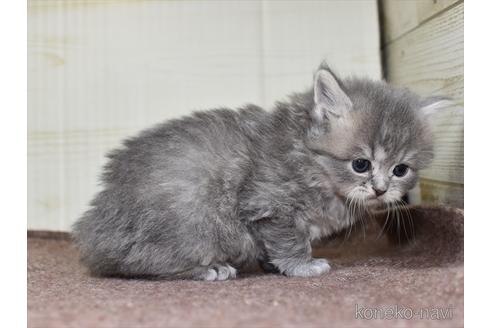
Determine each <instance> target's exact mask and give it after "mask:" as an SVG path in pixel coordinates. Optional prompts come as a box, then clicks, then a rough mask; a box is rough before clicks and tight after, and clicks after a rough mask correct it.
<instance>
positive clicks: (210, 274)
mask: <svg viewBox="0 0 492 328" xmlns="http://www.w3.org/2000/svg"><path fill="white" fill-rule="evenodd" d="M236 275H237V270H236V269H234V268H233V267H231V266H230V265H229V264H226V265H217V266H215V267H214V268H213V269H208V271H207V273H206V274H205V276H204V278H203V279H204V280H208V281H212V280H227V279H234V278H236Z"/></svg>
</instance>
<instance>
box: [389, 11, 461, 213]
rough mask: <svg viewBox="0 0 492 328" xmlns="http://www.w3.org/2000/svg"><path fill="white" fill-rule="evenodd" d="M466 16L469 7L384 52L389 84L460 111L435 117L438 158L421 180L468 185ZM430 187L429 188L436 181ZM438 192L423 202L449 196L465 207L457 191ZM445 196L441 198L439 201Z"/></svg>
mask: <svg viewBox="0 0 492 328" xmlns="http://www.w3.org/2000/svg"><path fill="white" fill-rule="evenodd" d="M463 12H464V5H463V3H459V4H457V5H456V6H453V7H451V8H449V9H448V10H446V11H443V12H441V13H440V14H439V15H437V16H435V17H434V18H432V19H431V20H429V21H427V22H425V23H424V24H422V25H420V26H418V27H417V28H416V29H414V30H412V31H411V32H409V33H407V34H405V35H404V36H403V37H401V38H400V39H398V40H396V41H394V42H392V43H390V44H389V45H387V46H386V47H385V49H384V52H385V55H386V62H387V67H386V70H387V79H388V81H389V82H390V83H392V84H395V85H399V86H405V87H409V88H411V89H412V90H414V91H416V92H417V93H419V94H421V95H423V96H430V95H446V96H450V97H452V98H453V99H454V100H455V102H456V106H452V107H449V108H446V109H444V110H442V111H441V112H440V113H438V114H437V115H436V116H435V117H434V124H433V125H434V131H435V140H436V147H435V153H436V154H435V155H436V156H435V160H434V162H433V164H432V166H431V167H430V168H429V169H427V170H425V171H423V172H422V177H424V178H427V179H431V180H433V181H442V182H448V183H454V184H457V185H460V184H463V167H464V163H463V153H464V152H463V107H462V106H463V82H464V74H463V49H464V41H463V16H464V13H463ZM431 180H429V181H431ZM425 185H426V186H427V187H426V188H430V187H429V186H431V185H432V182H427V183H426V184H425ZM434 189H435V190H434V191H432V192H431V191H426V190H424V189H422V198H423V200H424V201H426V200H427V199H426V197H427V198H429V199H433V197H434V196H432V197H431V195H436V194H439V193H446V192H450V194H449V197H450V199H452V201H453V202H456V204H460V203H461V204H462V200H461V201H459V199H460V198H459V197H458V195H459V191H456V190H457V189H450V188H447V187H446V188H443V187H442V186H437V185H436V186H435V187H434ZM455 192H456V193H455ZM444 197H445V196H444V195H441V196H440V198H439V199H441V200H442V199H443V198H444ZM461 199H462V195H461Z"/></svg>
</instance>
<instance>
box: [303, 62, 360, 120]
mask: <svg viewBox="0 0 492 328" xmlns="http://www.w3.org/2000/svg"><path fill="white" fill-rule="evenodd" d="M352 107H353V105H352V101H351V100H350V98H349V97H348V96H347V94H346V93H345V92H344V91H343V89H342V87H341V83H340V82H339V80H338V79H337V78H336V77H335V75H334V74H333V73H332V72H331V71H329V70H328V69H325V68H322V69H319V70H318V71H317V72H316V75H315V76H314V109H313V111H314V112H313V117H314V118H315V119H316V120H318V121H321V120H323V118H325V117H327V116H328V115H332V116H335V117H341V116H343V115H344V114H345V113H346V112H348V111H350V110H351V109H352Z"/></svg>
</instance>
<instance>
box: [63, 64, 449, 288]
mask: <svg viewBox="0 0 492 328" xmlns="http://www.w3.org/2000/svg"><path fill="white" fill-rule="evenodd" d="M441 103H442V101H441V100H440V99H422V98H420V97H418V96H417V95H416V94H414V93H412V92H410V91H408V90H403V89H396V88H393V87H391V86H389V85H387V84H386V83H384V82H375V81H370V80H367V79H358V78H349V79H345V80H343V81H342V80H340V79H339V78H337V77H336V76H335V75H334V74H333V73H332V72H331V71H330V69H329V68H328V67H326V66H323V65H322V66H321V67H320V68H319V70H318V71H317V72H316V74H315V78H314V84H313V88H311V89H310V90H308V91H307V92H304V93H298V94H294V95H292V96H291V97H290V98H289V100H288V101H285V102H279V103H277V104H276V106H275V108H274V109H273V111H271V112H267V111H265V110H263V109H262V108H259V107H257V106H253V105H247V106H244V107H243V108H240V109H238V110H236V111H234V110H231V109H225V108H224V109H215V110H209V111H203V112H196V113H194V114H193V115H192V116H188V117H184V118H181V119H176V120H171V121H168V122H164V123H162V124H159V125H157V126H155V127H153V128H151V129H148V130H145V131H143V132H142V133H140V134H139V135H138V136H136V137H134V138H131V139H128V140H126V141H125V142H124V146H123V147H122V148H121V149H117V150H114V151H112V152H111V153H110V154H109V155H108V157H109V162H108V164H107V165H106V166H105V169H104V174H103V178H102V180H103V184H104V189H103V191H102V192H100V193H99V194H98V195H97V196H96V197H95V198H94V200H93V201H92V203H91V208H90V209H89V210H88V211H87V212H86V213H85V214H84V215H83V216H82V217H81V218H80V219H79V220H78V221H77V222H76V223H75V225H74V227H73V236H74V239H75V241H76V244H77V245H78V248H79V250H80V253H81V259H82V262H83V263H84V264H86V265H87V266H88V267H89V269H90V270H91V271H92V272H93V273H94V274H98V275H119V276H127V277H137V276H145V277H155V278H162V279H203V280H225V279H230V278H234V277H235V276H236V272H237V269H241V268H243V267H245V266H247V265H249V264H251V263H254V262H256V261H258V262H259V263H260V264H261V265H262V267H263V268H264V269H265V270H267V271H277V272H280V273H282V274H285V275H287V276H317V275H320V274H322V273H325V272H327V271H328V270H329V268H330V266H329V264H328V261H327V260H326V259H313V258H312V257H311V241H312V240H314V239H317V238H320V237H323V236H328V235H331V234H333V233H335V232H337V231H340V230H342V229H344V228H346V227H347V226H349V225H351V224H353V223H354V220H355V218H354V215H353V211H350V210H349V205H348V204H352V203H354V202H355V203H357V204H359V205H363V206H364V207H365V208H369V207H371V206H377V205H380V204H388V203H393V202H396V201H398V200H399V199H400V198H401V197H402V196H403V195H404V194H405V193H406V192H407V191H408V190H409V189H410V188H412V187H413V186H414V185H415V184H416V182H417V179H418V171H419V170H420V169H422V168H423V167H425V166H426V165H428V164H429V162H430V161H431V159H432V135H431V132H430V127H429V124H428V117H429V114H430V113H431V112H433V111H434V110H436V109H437V108H439V107H440V104H441ZM357 158H364V159H368V160H370V162H371V164H372V165H371V169H370V170H369V171H368V172H365V173H357V172H355V171H354V169H353V168H352V164H351V163H352V161H353V160H354V159H357ZM400 163H404V164H406V165H408V167H409V168H410V169H409V171H408V173H407V174H406V175H405V176H403V177H401V178H400V177H396V176H394V175H393V173H392V170H393V168H394V167H395V165H397V164H400ZM376 188H377V189H379V190H386V192H385V193H384V194H382V195H380V196H376V194H375V192H374V189H376ZM351 213H352V214H351Z"/></svg>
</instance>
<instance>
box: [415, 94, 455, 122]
mask: <svg viewBox="0 0 492 328" xmlns="http://www.w3.org/2000/svg"><path fill="white" fill-rule="evenodd" d="M453 105H454V102H453V100H452V99H451V98H448V97H443V96H433V97H429V98H426V99H424V100H423V101H422V103H421V105H420V112H421V113H422V115H424V117H431V116H432V115H434V114H435V113H437V112H438V111H440V110H441V109H444V108H447V107H451V106H453Z"/></svg>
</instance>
